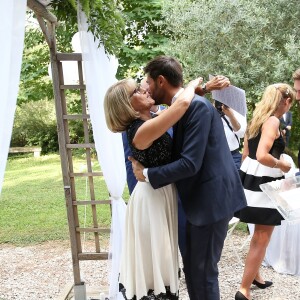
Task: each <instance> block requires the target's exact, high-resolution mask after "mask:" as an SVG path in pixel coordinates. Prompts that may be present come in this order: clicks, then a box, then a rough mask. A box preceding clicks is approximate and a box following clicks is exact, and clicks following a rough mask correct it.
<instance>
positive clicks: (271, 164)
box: [235, 83, 295, 300]
mask: <svg viewBox="0 0 300 300" xmlns="http://www.w3.org/2000/svg"><path fill="white" fill-rule="evenodd" d="M294 99H295V93H294V91H293V89H292V87H291V86H289V85H288V84H284V83H278V84H273V85H270V86H268V87H267V88H266V90H265V92H264V95H263V97H262V100H261V101H260V102H259V103H258V104H257V106H256V108H255V110H254V113H253V118H252V120H251V121H250V123H249V125H248V128H247V131H246V135H245V141H244V151H243V163H242V166H241V169H240V175H241V180H242V182H243V186H244V190H245V194H246V198H247V203H248V206H247V207H246V208H244V209H243V210H241V211H240V215H239V217H240V220H241V221H242V222H245V223H252V224H255V228H254V234H253V237H252V240H251V243H250V249H249V252H248V255H247V258H246V262H245V269H244V274H243V279H242V283H241V286H240V289H239V291H238V292H237V293H236V295H235V299H236V300H248V299H251V297H250V287H251V284H255V285H256V286H257V287H259V288H262V289H264V288H267V287H269V286H270V285H272V282H271V281H264V279H263V278H262V276H261V274H260V272H259V268H260V265H261V263H262V261H263V258H264V256H265V252H266V248H267V246H268V243H269V241H270V238H271V234H272V232H273V229H274V226H276V225H280V224H281V220H282V217H281V215H280V213H279V212H278V211H277V210H276V208H275V207H274V205H273V204H272V202H271V200H270V199H269V198H268V197H267V196H266V195H265V194H264V193H263V192H262V191H261V189H260V187H259V185H260V184H262V183H266V182H270V181H274V180H277V179H282V178H283V174H284V173H286V172H288V171H289V170H290V168H291V166H290V164H289V163H288V162H286V161H284V159H283V158H282V157H281V154H282V153H283V151H284V148H285V143H284V140H283V137H282V135H281V133H280V130H279V125H280V121H279V119H280V118H281V117H282V115H283V114H284V113H285V112H287V111H288V110H289V109H290V107H291V105H292V102H293V100H294Z"/></svg>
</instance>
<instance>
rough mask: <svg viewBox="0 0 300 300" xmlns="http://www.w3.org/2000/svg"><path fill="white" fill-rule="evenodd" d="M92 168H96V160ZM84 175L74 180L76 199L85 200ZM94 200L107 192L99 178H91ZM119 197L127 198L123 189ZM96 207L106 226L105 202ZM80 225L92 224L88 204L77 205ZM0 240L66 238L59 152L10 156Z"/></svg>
mask: <svg viewBox="0 0 300 300" xmlns="http://www.w3.org/2000/svg"><path fill="white" fill-rule="evenodd" d="M84 163H85V160H83V159H81V158H80V157H78V158H75V159H74V169H75V170H76V168H77V169H80V168H82V165H84ZM93 164H94V165H93V170H94V169H95V170H94V171H99V170H100V167H99V165H98V162H97V161H94V162H93ZM86 183H87V182H86V179H85V178H79V179H77V180H76V181H75V184H76V191H77V200H84V199H89V189H88V185H86ZM94 184H95V194H96V200H107V199H108V191H107V188H106V185H105V182H104V179H103V177H96V178H95V179H94ZM123 197H124V198H125V199H128V190H127V188H126V189H125V191H124V195H123ZM99 207H100V208H99V209H98V207H97V220H98V222H99V224H100V226H101V227H110V208H109V205H103V206H102V205H101V206H99ZM78 211H79V220H80V223H81V224H80V225H81V226H82V227H83V225H84V224H86V226H87V227H89V226H92V214H91V209H90V207H89V206H87V207H85V206H79V209H78ZM0 212H1V213H0V243H13V244H16V245H25V244H33V243H40V242H43V241H48V240H61V239H68V238H69V232H68V223H67V215H66V206H65V198H64V190H63V183H62V176H61V166H60V158H59V155H56V154H52V155H47V156H41V157H40V158H33V157H31V156H22V157H10V158H9V160H8V162H7V166H6V172H5V178H4V182H3V188H2V194H1V196H0Z"/></svg>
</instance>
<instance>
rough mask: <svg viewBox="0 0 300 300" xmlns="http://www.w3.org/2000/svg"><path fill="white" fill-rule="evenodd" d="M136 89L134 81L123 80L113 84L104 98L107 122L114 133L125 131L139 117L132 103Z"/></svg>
mask: <svg viewBox="0 0 300 300" xmlns="http://www.w3.org/2000/svg"><path fill="white" fill-rule="evenodd" d="M135 87H136V83H135V81H134V80H133V79H123V80H120V81H118V82H117V83H115V84H113V85H112V86H111V87H110V88H109V89H108V90H107V92H106V94H105V97H104V113H105V120H106V124H107V127H108V129H109V130H111V131H112V132H122V131H125V130H126V128H127V127H128V125H129V124H131V123H132V121H133V120H135V119H137V118H138V117H139V114H138V112H137V111H135V110H134V109H133V107H132V105H131V103H130V93H131V92H132V91H133V90H134V88H135Z"/></svg>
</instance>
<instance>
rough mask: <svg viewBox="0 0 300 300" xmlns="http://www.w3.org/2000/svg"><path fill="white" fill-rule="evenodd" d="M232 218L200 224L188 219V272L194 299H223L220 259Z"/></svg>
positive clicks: (191, 295) (186, 261)
mask: <svg viewBox="0 0 300 300" xmlns="http://www.w3.org/2000/svg"><path fill="white" fill-rule="evenodd" d="M231 218H232V216H231V217H228V218H225V219H222V220H221V221H218V222H216V223H213V224H209V225H204V226H196V225H193V224H191V223H189V222H188V221H187V223H186V225H187V228H186V233H187V236H186V238H187V240H186V246H187V248H186V254H185V256H184V259H183V262H184V272H185V279H186V285H187V289H188V293H189V297H190V299H191V300H219V299H220V292H219V282H218V275H219V271H218V262H219V261H220V258H221V254H222V249H223V245H224V240H225V238H226V235H227V230H228V223H229V221H230V219H231Z"/></svg>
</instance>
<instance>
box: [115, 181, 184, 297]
mask: <svg viewBox="0 0 300 300" xmlns="http://www.w3.org/2000/svg"><path fill="white" fill-rule="evenodd" d="M125 226H126V228H125V230H124V240H123V248H122V256H121V266H120V277H119V283H120V289H121V291H122V292H123V294H124V292H125V294H126V298H127V299H132V298H135V296H136V299H141V298H142V297H145V296H146V297H147V295H150V294H151V293H152V295H153V294H154V295H160V294H165V293H167V294H168V293H171V294H172V295H174V296H175V297H176V296H178V268H179V265H178V218H177V191H176V188H175V186H174V185H173V184H170V185H167V186H165V187H162V188H159V189H156V190H154V189H153V188H152V187H151V185H150V184H149V183H147V182H138V183H137V185H136V187H135V189H134V191H133V193H132V195H131V197H130V200H129V202H128V207H127V212H126V220H125ZM152 297H153V296H152ZM172 298H173V297H172Z"/></svg>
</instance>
